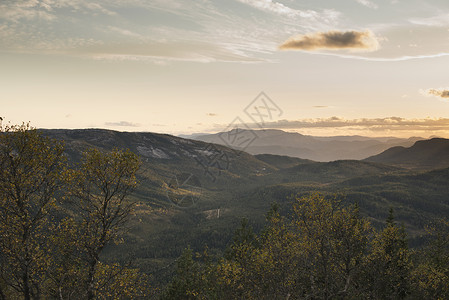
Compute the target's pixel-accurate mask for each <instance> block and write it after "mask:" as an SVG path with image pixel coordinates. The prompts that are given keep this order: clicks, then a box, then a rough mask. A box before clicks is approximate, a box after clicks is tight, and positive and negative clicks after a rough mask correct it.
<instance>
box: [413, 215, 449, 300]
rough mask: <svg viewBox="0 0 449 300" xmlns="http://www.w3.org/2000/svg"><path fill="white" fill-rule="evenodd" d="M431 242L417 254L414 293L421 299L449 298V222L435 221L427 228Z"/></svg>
mask: <svg viewBox="0 0 449 300" xmlns="http://www.w3.org/2000/svg"><path fill="white" fill-rule="evenodd" d="M426 231H427V234H428V237H429V241H428V243H427V244H426V245H425V246H424V247H423V248H422V249H420V250H418V251H417V252H416V258H417V261H418V266H417V267H416V268H415V269H414V270H413V282H414V290H413V293H414V294H415V295H417V296H418V297H419V298H421V299H448V298H449V221H448V220H445V219H439V220H435V221H434V222H433V224H431V225H430V226H427V228H426Z"/></svg>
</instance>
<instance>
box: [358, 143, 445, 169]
mask: <svg viewBox="0 0 449 300" xmlns="http://www.w3.org/2000/svg"><path fill="white" fill-rule="evenodd" d="M365 161H370V162H378V163H384V164H390V165H396V166H401V167H405V168H412V169H439V168H446V167H449V140H448V139H442V138H434V139H430V140H425V141H418V142H416V143H415V144H414V145H413V146H411V147H409V148H404V147H393V148H390V149H388V150H386V151H384V152H382V153H381V154H378V155H375V156H371V157H369V158H367V159H365Z"/></svg>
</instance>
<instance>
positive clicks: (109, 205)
mask: <svg viewBox="0 0 449 300" xmlns="http://www.w3.org/2000/svg"><path fill="white" fill-rule="evenodd" d="M139 165H140V161H139V158H138V156H137V155H136V154H134V153H132V152H131V151H129V150H126V151H123V150H117V149H115V150H113V151H112V152H110V153H103V152H101V151H100V150H97V149H92V150H89V151H87V152H85V153H84V157H83V160H82V162H81V165H80V168H79V170H76V171H73V172H72V174H71V182H72V185H71V186H72V190H71V195H72V197H73V198H74V202H75V203H76V204H77V207H78V210H79V216H78V217H77V218H76V219H77V226H78V228H77V230H78V236H79V243H80V244H79V247H80V250H81V259H82V260H83V261H84V262H85V264H86V268H87V272H86V274H85V277H84V279H83V282H84V288H85V291H86V298H87V299H93V298H95V297H96V296H97V292H98V288H96V286H97V284H96V283H97V282H98V280H103V279H100V278H99V277H98V276H99V275H101V274H100V273H99V272H98V271H99V266H100V254H101V253H102V251H103V249H104V248H105V246H106V245H108V244H110V243H111V242H120V236H119V235H120V233H121V232H122V231H123V229H124V225H125V223H126V221H127V219H128V217H129V215H130V213H131V211H132V209H133V207H134V204H135V203H134V202H133V201H130V200H129V198H128V196H129V195H130V193H131V192H132V191H133V189H134V188H135V187H136V184H137V182H136V172H137V170H138V168H139ZM104 274H105V273H103V275H104Z"/></svg>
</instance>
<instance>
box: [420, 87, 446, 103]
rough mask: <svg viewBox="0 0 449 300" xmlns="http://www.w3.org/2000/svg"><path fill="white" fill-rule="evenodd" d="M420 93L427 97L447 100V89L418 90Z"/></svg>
mask: <svg viewBox="0 0 449 300" xmlns="http://www.w3.org/2000/svg"><path fill="white" fill-rule="evenodd" d="M420 93H421V94H423V95H424V96H427V97H437V98H443V99H445V100H449V88H439V89H427V90H420Z"/></svg>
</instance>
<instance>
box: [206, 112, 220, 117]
mask: <svg viewBox="0 0 449 300" xmlns="http://www.w3.org/2000/svg"><path fill="white" fill-rule="evenodd" d="M206 115H207V116H208V117H216V116H218V115H217V114H215V113H207V114H206Z"/></svg>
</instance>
